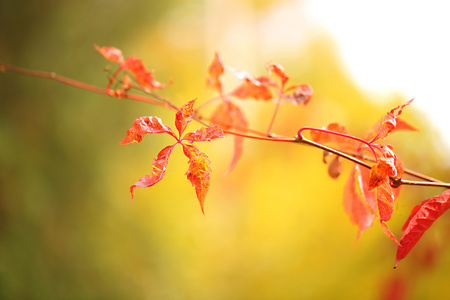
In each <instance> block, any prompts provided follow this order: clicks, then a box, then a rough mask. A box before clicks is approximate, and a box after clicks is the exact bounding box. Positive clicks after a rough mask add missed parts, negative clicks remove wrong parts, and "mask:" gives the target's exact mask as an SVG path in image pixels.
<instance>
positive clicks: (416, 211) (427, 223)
mask: <svg viewBox="0 0 450 300" xmlns="http://www.w3.org/2000/svg"><path fill="white" fill-rule="evenodd" d="M449 208H450V190H446V191H445V192H443V193H442V194H441V195H440V196H436V197H433V198H430V199H427V200H425V201H422V203H420V204H419V205H417V206H416V207H414V208H413V209H412V211H411V216H410V217H409V218H408V220H407V221H406V223H405V226H404V227H406V229H405V232H404V233H403V235H402V237H401V238H400V246H399V247H398V249H397V257H396V263H395V266H396V267H397V265H398V262H399V261H400V260H401V259H403V258H405V257H406V255H408V253H409V252H410V251H411V249H412V248H414V246H415V245H416V244H417V242H418V241H419V240H420V238H421V237H422V236H423V234H424V233H425V231H427V230H428V228H430V227H431V225H432V224H433V223H434V221H436V220H437V219H438V218H439V217H440V216H441V215H442V214H443V213H445V212H446V211H447V210H448V209H449Z"/></svg>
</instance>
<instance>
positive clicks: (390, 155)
mask: <svg viewBox="0 0 450 300" xmlns="http://www.w3.org/2000/svg"><path fill="white" fill-rule="evenodd" d="M382 149H383V150H384V152H383V153H382V155H381V156H380V157H379V161H378V163H377V164H375V165H373V166H372V169H371V172H370V181H369V189H374V188H376V187H378V186H379V185H381V184H382V183H383V182H384V180H385V179H388V177H393V178H400V177H401V176H402V175H403V166H402V164H401V163H400V162H399V159H398V158H397V156H396V155H395V154H394V152H392V150H391V148H390V147H389V146H384V145H383V148H382ZM397 168H399V170H397Z"/></svg>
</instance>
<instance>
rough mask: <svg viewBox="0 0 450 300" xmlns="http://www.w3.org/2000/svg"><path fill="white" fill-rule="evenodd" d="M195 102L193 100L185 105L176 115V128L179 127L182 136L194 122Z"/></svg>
mask: <svg viewBox="0 0 450 300" xmlns="http://www.w3.org/2000/svg"><path fill="white" fill-rule="evenodd" d="M195 100H197V99H194V100H191V101H189V102H188V103H186V104H185V105H183V106H182V107H181V108H180V109H179V110H178V111H177V113H176V115H175V126H176V127H177V130H178V133H179V134H180V137H181V134H182V133H183V132H184V131H185V130H186V127H187V126H188V124H189V123H190V122H191V121H192V117H193V115H194V104H195Z"/></svg>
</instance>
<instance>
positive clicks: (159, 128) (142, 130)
mask: <svg viewBox="0 0 450 300" xmlns="http://www.w3.org/2000/svg"><path fill="white" fill-rule="evenodd" d="M194 103H195V100H192V101H190V102H188V103H187V104H185V105H183V106H182V107H181V108H180V109H179V110H178V111H177V113H176V116H175V127H176V129H177V131H178V134H176V133H175V132H174V131H173V130H172V128H170V127H169V126H167V125H164V124H163V123H162V121H161V120H160V119H159V118H158V117H141V118H138V119H136V120H135V121H134V123H133V126H132V127H131V128H130V129H129V130H128V131H127V136H126V137H125V138H124V139H123V140H122V141H121V142H120V144H121V145H125V144H130V143H140V142H141V141H142V139H143V138H144V135H146V134H153V133H167V134H169V135H171V136H172V137H174V138H175V140H176V142H175V143H174V144H173V145H170V146H167V147H165V148H163V149H162V150H161V151H160V152H159V153H158V155H157V157H156V158H155V159H154V160H153V164H152V172H151V173H150V174H149V175H145V176H143V177H141V178H140V179H139V181H138V182H136V183H135V184H133V185H132V186H131V187H130V192H131V195H132V197H131V199H133V198H134V189H135V188H136V187H144V188H145V187H151V186H153V185H155V184H156V183H157V182H158V181H160V180H161V179H163V177H164V174H165V172H166V167H167V164H168V162H169V156H170V154H171V153H172V150H173V149H174V148H175V146H176V145H177V144H180V145H181V146H182V147H183V153H184V155H186V157H187V158H188V159H189V168H188V170H187V172H186V176H187V179H188V180H189V181H190V182H191V183H192V185H193V186H194V188H195V192H196V194H197V199H198V201H199V203H200V207H201V209H202V212H204V202H205V197H206V193H207V192H208V189H209V186H210V176H209V174H210V172H211V167H210V161H209V159H208V156H207V155H206V154H205V153H203V152H201V151H200V150H199V149H198V148H197V147H195V146H194V145H192V143H194V142H203V141H210V140H212V139H217V138H223V137H224V134H223V131H222V129H220V128H219V127H217V126H212V127H206V128H205V127H202V128H200V129H198V130H196V131H194V132H188V133H186V134H185V135H184V136H182V135H183V133H184V131H185V130H186V127H187V125H188V124H189V123H190V122H191V121H192V117H193V113H194V110H193V107H194ZM186 142H187V143H189V144H187V143H186Z"/></svg>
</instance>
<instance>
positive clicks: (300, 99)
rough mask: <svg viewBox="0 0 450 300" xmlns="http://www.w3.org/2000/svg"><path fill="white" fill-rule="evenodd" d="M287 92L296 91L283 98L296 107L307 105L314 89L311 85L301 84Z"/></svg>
mask: <svg viewBox="0 0 450 300" xmlns="http://www.w3.org/2000/svg"><path fill="white" fill-rule="evenodd" d="M287 90H294V92H292V93H291V94H284V95H283V96H282V98H283V99H284V100H286V101H287V102H290V103H292V104H295V105H300V104H303V105H306V104H308V102H309V101H310V100H311V97H312V95H313V90H312V87H311V86H310V85H309V84H299V85H295V86H291V87H289V88H288V89H287Z"/></svg>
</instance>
